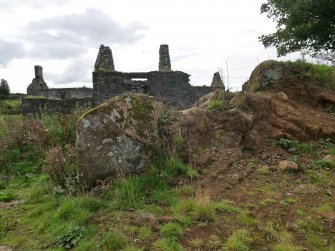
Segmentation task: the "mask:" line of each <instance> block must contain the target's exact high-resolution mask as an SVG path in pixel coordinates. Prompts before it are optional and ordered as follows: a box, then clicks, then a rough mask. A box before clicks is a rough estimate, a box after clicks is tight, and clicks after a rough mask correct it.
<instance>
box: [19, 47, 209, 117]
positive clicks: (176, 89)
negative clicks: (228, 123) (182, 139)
mask: <svg viewBox="0 0 335 251" xmlns="http://www.w3.org/2000/svg"><path fill="white" fill-rule="evenodd" d="M189 77H190V75H189V74H187V73H185V72H182V71H172V70H171V62H170V55H169V46H168V45H166V44H163V45H161V46H160V48H159V70H158V71H157V70H156V71H150V72H120V71H115V66H114V60H113V54H112V50H111V49H110V48H109V47H108V46H104V45H101V46H100V48H99V52H98V55H97V58H96V61H95V65H94V71H93V74H92V78H93V90H92V89H90V88H53V89H49V88H48V86H47V84H46V83H45V82H44V80H43V72H42V67H41V66H35V78H34V79H33V81H32V83H31V84H30V85H29V86H28V89H27V93H28V95H29V96H28V98H26V99H25V100H24V105H23V113H24V114H28V113H36V112H39V111H40V110H41V108H42V107H45V106H50V107H49V108H47V109H46V110H47V111H48V112H49V113H52V112H53V111H55V112H62V110H64V109H63V108H65V107H66V106H69V105H70V106H71V107H67V108H66V112H69V111H71V110H73V109H75V108H76V107H74V106H78V105H79V106H82V105H84V104H87V105H89V104H91V103H92V105H93V107H95V106H98V105H99V104H101V103H103V102H105V101H107V100H109V99H111V98H112V97H115V96H118V95H120V94H123V93H144V94H148V95H149V96H153V97H155V99H156V100H158V101H161V102H163V103H165V104H166V105H167V106H168V107H170V108H175V109H178V110H182V109H188V108H190V107H191V106H192V105H193V104H195V103H196V101H197V100H198V99H199V98H200V97H201V96H203V95H206V94H207V93H209V92H211V91H212V90H213V86H212V87H210V86H191V84H190V79H189ZM214 88H215V87H214ZM31 96H38V97H39V98H36V97H35V98H34V97H31ZM70 99H71V102H69V100H70ZM76 99H81V100H77V101H78V102H76ZM91 101H92V102H91ZM62 102H63V103H64V104H66V105H65V106H64V105H63V103H62Z"/></svg>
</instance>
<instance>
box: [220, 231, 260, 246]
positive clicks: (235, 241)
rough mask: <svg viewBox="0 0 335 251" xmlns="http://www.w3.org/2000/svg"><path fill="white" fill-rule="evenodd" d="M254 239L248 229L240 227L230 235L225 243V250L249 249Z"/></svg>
mask: <svg viewBox="0 0 335 251" xmlns="http://www.w3.org/2000/svg"><path fill="white" fill-rule="evenodd" d="M252 241H253V239H252V238H251V236H250V233H249V231H248V230H247V229H238V230H236V231H234V232H233V234H232V235H231V236H229V237H228V239H227V241H226V242H225V244H224V247H225V250H232V251H247V250H250V249H249V245H250V244H251V243H252Z"/></svg>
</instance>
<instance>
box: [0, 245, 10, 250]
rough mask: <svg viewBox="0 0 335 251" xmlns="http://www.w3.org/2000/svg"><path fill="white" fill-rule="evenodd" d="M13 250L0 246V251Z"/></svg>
mask: <svg viewBox="0 0 335 251" xmlns="http://www.w3.org/2000/svg"><path fill="white" fill-rule="evenodd" d="M12 250H13V248H11V247H8V246H0V251H12Z"/></svg>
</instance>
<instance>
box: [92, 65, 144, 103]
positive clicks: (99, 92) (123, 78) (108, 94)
mask: <svg viewBox="0 0 335 251" xmlns="http://www.w3.org/2000/svg"><path fill="white" fill-rule="evenodd" d="M147 78H148V74H147V73H142V72H139V73H136V72H132V73H127V72H117V71H100V70H95V71H94V72H93V105H94V106H97V105H99V104H101V103H103V102H105V101H107V100H109V99H110V98H112V97H115V96H118V95H120V94H122V93H126V92H132V93H147V81H136V80H135V81H134V80H133V79H147Z"/></svg>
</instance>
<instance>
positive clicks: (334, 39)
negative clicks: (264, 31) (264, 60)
mask: <svg viewBox="0 0 335 251" xmlns="http://www.w3.org/2000/svg"><path fill="white" fill-rule="evenodd" d="M261 13H267V17H268V18H272V19H273V20H274V21H275V22H276V23H277V26H276V28H277V31H276V32H275V33H271V34H269V35H262V36H260V37H259V39H260V41H261V42H262V43H263V45H264V46H265V47H269V46H275V47H276V48H277V54H278V56H284V55H286V54H288V53H290V52H296V51H304V52H307V53H308V54H309V55H310V56H312V57H322V58H323V59H326V60H330V61H332V62H334V61H333V60H334V55H335V0H267V2H266V3H263V4H262V6H261Z"/></svg>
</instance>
